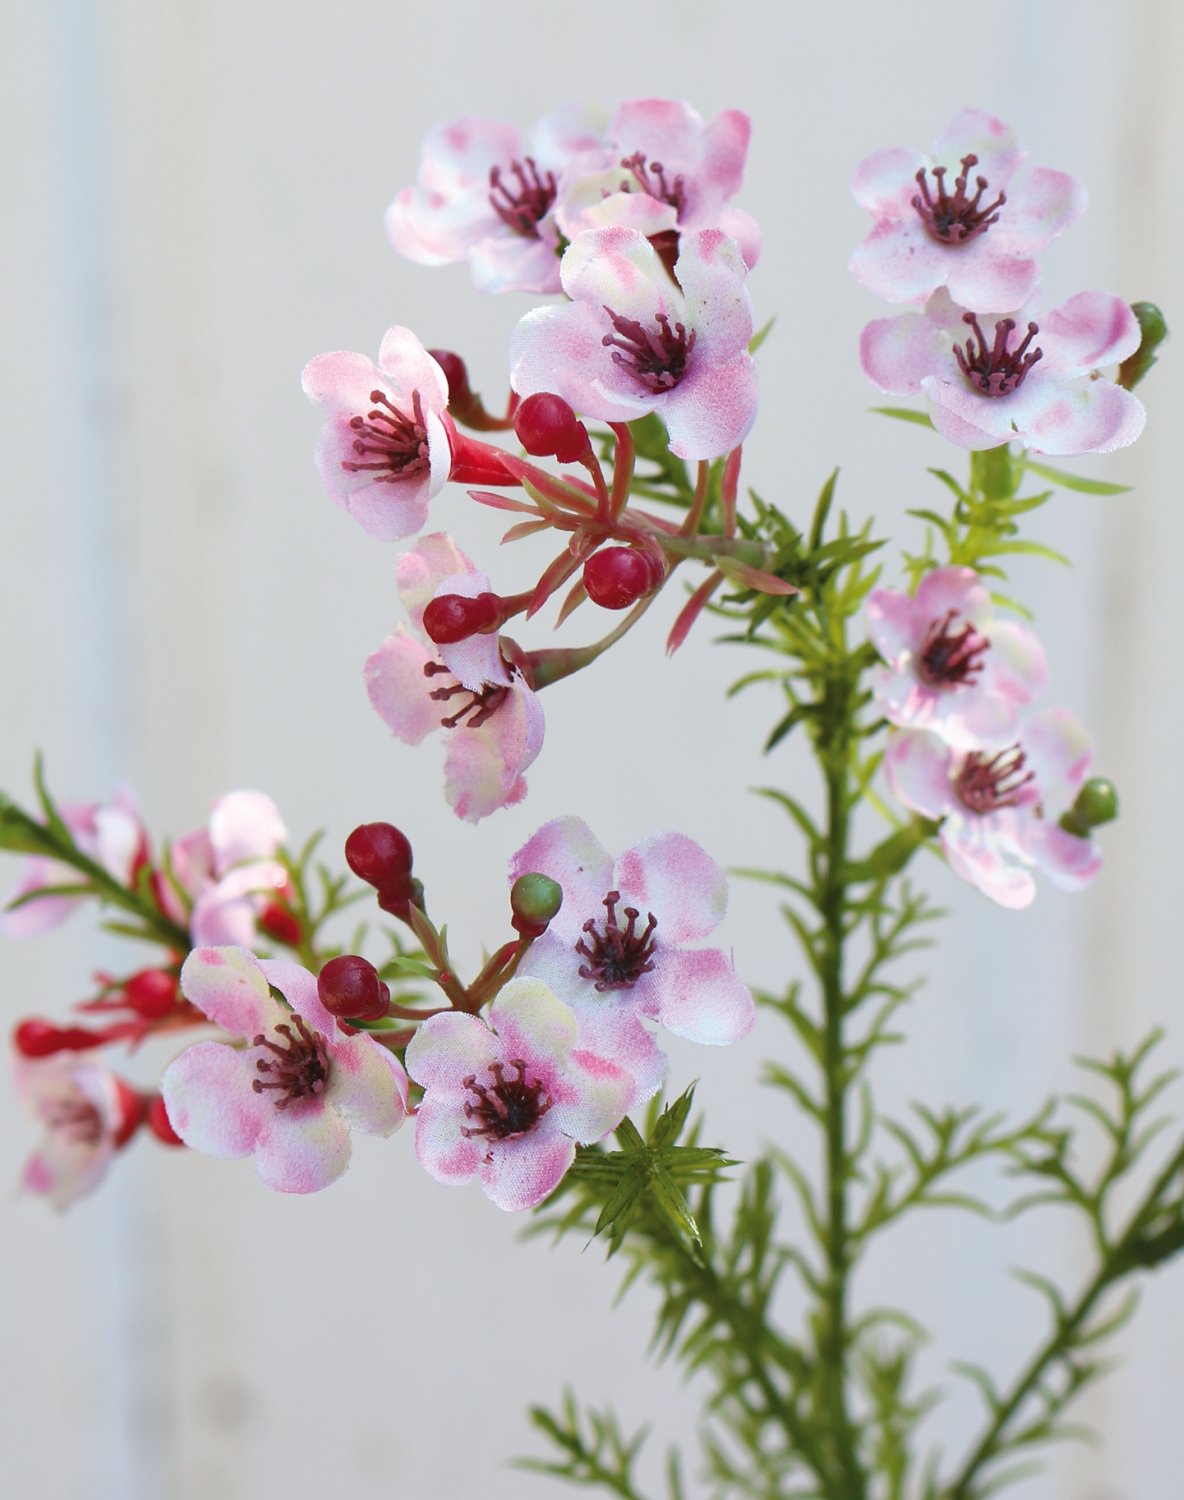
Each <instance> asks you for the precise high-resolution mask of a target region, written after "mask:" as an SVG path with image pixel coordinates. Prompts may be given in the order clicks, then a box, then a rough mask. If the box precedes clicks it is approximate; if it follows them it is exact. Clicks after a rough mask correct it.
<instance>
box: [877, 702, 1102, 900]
mask: <svg viewBox="0 0 1184 1500" xmlns="http://www.w3.org/2000/svg"><path fill="white" fill-rule="evenodd" d="M1090 759H1091V749H1090V741H1089V737H1088V735H1087V734H1086V732H1085V730H1084V728H1083V727H1082V725H1081V724H1080V722H1079V721H1078V720H1077V719H1076V718H1074V716H1073V715H1072V714H1071V713H1069V711H1068V710H1067V709H1063V708H1053V709H1043V710H1041V711H1039V712H1037V713H1033V714H1030V715H1028V717H1027V718H1025V719H1024V720H1023V721H1022V722H1021V724H1020V726H1019V734H1018V737H1017V739H1016V741H1015V742H1014V743H1013V744H1011V745H1010V746H1008V747H1007V748H1006V749H1003V750H997V749H993V748H992V749H985V750H956V749H954V748H953V747H952V746H950V745H946V744H943V742H942V741H941V740H939V739H938V738H937V737H936V735H932V734H926V733H923V732H921V731H915V730H903V731H900V732H899V733H896V734H894V735H893V736H892V739H891V742H890V744H889V747H888V751H887V754H886V755H885V757H884V769H885V772H886V774H887V778H888V784H889V786H890V787H891V789H892V792H893V794H894V795H895V796H896V797H897V798H898V799H899V800H900V801H901V802H903V803H904V805H905V806H906V807H909V808H911V809H912V810H913V811H914V812H916V813H920V814H921V816H922V817H925V818H933V819H940V820H941V831H940V834H939V837H940V840H941V846H942V849H943V850H944V852H945V856H946V859H947V861H948V862H949V865H950V868H951V869H952V870H953V871H954V873H955V874H956V875H959V876H961V878H962V879H963V880H967V881H969V882H970V883H971V885H975V886H977V887H978V889H979V890H980V891H982V892H983V894H984V895H986V896H989V897H990V898H991V900H992V901H996V902H998V904H999V905H1000V906H1006V907H1011V908H1019V907H1024V906H1028V905H1029V904H1030V903H1031V902H1032V900H1033V899H1034V897H1035V895H1036V882H1035V879H1034V878H1033V875H1032V870H1033V868H1035V869H1039V870H1041V871H1042V872H1043V873H1044V874H1045V875H1047V876H1048V878H1049V879H1050V880H1051V881H1053V883H1054V884H1055V885H1059V886H1061V887H1062V888H1063V889H1064V890H1080V889H1081V888H1082V887H1083V886H1085V885H1087V884H1088V883H1089V882H1090V881H1091V880H1092V879H1093V878H1094V876H1095V875H1096V874H1097V873H1098V871H1099V869H1100V868H1101V864H1102V855H1101V851H1100V849H1099V848H1098V845H1097V843H1096V842H1095V840H1093V839H1092V838H1078V837H1077V836H1076V835H1075V834H1071V833H1068V832H1066V830H1065V829H1064V828H1062V827H1061V826H1060V821H1059V820H1060V818H1061V817H1062V816H1063V815H1064V814H1065V813H1066V812H1068V811H1069V809H1070V808H1071V807H1072V806H1073V803H1074V801H1075V800H1076V798H1077V794H1078V792H1079V791H1080V790H1081V788H1082V786H1083V785H1084V784H1085V781H1086V778H1087V776H1088V774H1089V765H1090Z"/></svg>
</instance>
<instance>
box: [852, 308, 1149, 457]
mask: <svg viewBox="0 0 1184 1500" xmlns="http://www.w3.org/2000/svg"><path fill="white" fill-rule="evenodd" d="M1037 317H1038V318H1039V321H1037ZM1140 339H1141V334H1140V331H1139V323H1138V320H1137V318H1136V317H1135V315H1134V313H1133V312H1132V311H1131V309H1130V307H1129V306H1128V305H1127V304H1126V303H1125V302H1124V301H1123V300H1122V298H1121V297H1116V296H1114V295H1113V294H1112V293H1110V292H1078V293H1077V295H1076V296H1075V297H1070V298H1069V300H1068V301H1067V302H1063V303H1062V304H1061V305H1060V307H1054V308H1053V309H1052V311H1051V312H1047V313H1037V310H1036V309H1035V308H1034V307H1030V308H1026V309H1021V310H1020V311H1019V312H1017V313H1015V314H1014V315H1012V316H1009V317H1006V318H998V319H995V320H993V321H992V320H987V321H986V323H985V325H984V324H983V323H982V322H980V320H979V317H978V315H977V314H976V313H972V312H966V311H965V310H964V309H963V308H961V307H958V306H956V305H955V304H954V303H953V302H951V301H950V299H949V297H948V296H947V295H946V293H945V292H937V293H935V295H934V296H933V297H932V298H931V299H930V301H929V303H928V305H927V306H926V308H925V311H924V312H923V313H904V314H902V315H901V316H899V317H896V318H880V319H877V320H876V321H875V322H873V323H869V324H868V325H867V327H866V328H865V329H864V330H863V334H862V336H861V338H860V341H859V356H860V361H861V362H862V364H863V370H864V374H865V375H867V377H868V379H869V380H873V381H874V382H875V383H876V385H878V386H879V387H880V389H881V390H884V391H890V392H892V393H893V394H894V395H898V396H915V395H923V396H924V397H925V399H926V400H927V401H928V403H929V415H930V417H931V418H932V421H933V425H934V426H935V427H936V428H937V430H938V431H939V432H940V433H942V434H943V435H944V436H945V437H947V438H949V440H950V441H951V442H952V443H959V444H961V446H962V447H963V448H997V447H998V446H999V445H1000V444H1001V443H1006V442H1010V441H1012V440H1013V439H1014V440H1015V441H1017V442H1020V443H1022V444H1023V445H1024V447H1025V448H1031V449H1032V451H1033V452H1035V453H1051V454H1065V455H1067V454H1073V453H1110V452H1112V451H1113V450H1114V449H1115V448H1125V447H1127V446H1128V445H1129V444H1130V443H1133V442H1134V441H1135V439H1136V438H1137V437H1138V436H1139V434H1140V433H1141V432H1142V430H1143V423H1144V421H1145V420H1146V412H1145V411H1144V410H1143V405H1142V402H1140V401H1139V400H1137V398H1136V397H1134V396H1132V395H1131V393H1130V392H1129V391H1126V390H1123V389H1122V387H1121V386H1117V385H1115V384H1114V382H1113V381H1111V380H1106V379H1104V378H1103V377H1102V376H1101V374H1100V373H1099V371H1100V367H1101V366H1103V365H1116V364H1121V362H1122V361H1123V360H1124V359H1126V358H1127V356H1128V355H1130V354H1133V353H1134V351H1135V350H1136V349H1137V348H1138V347H1139V343H1140Z"/></svg>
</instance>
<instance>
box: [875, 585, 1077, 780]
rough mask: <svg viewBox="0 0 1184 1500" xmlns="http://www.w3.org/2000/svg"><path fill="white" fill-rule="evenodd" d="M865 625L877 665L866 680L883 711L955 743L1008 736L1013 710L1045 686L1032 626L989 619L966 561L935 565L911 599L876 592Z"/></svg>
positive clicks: (972, 745)
mask: <svg viewBox="0 0 1184 1500" xmlns="http://www.w3.org/2000/svg"><path fill="white" fill-rule="evenodd" d="M867 616H868V628H869V630H870V632H871V637H872V642H873V644H874V645H875V648H876V650H877V651H878V652H879V653H880V655H881V656H882V657H883V658H884V660H885V662H887V666H885V667H881V668H880V669H879V671H878V672H877V673H876V675H875V678H874V681H873V689H874V692H875V695H876V702H877V703H878V704H879V705H880V707H881V709H882V710H883V712H884V717H885V718H886V719H888V721H889V722H890V723H892V724H897V725H899V726H900V727H901V728H902V729H928V730H932V731H933V733H934V734H936V735H938V736H939V737H940V738H941V739H943V740H944V741H945V742H946V744H948V745H953V746H956V747H958V748H960V749H963V750H972V749H976V748H977V749H982V748H985V747H987V746H1000V747H1001V746H1003V745H1007V744H1010V743H1012V741H1014V739H1015V736H1016V725H1017V723H1018V720H1019V714H1020V710H1021V709H1023V708H1025V707H1027V705H1028V704H1029V703H1031V702H1032V701H1033V700H1034V699H1035V698H1038V697H1039V696H1040V694H1041V693H1042V692H1043V691H1044V689H1045V688H1046V687H1047V685H1048V666H1047V663H1046V661H1045V656H1044V648H1043V647H1042V646H1041V644H1040V642H1039V641H1038V640H1037V639H1036V636H1035V635H1034V634H1033V633H1032V631H1030V630H1028V629H1027V628H1026V627H1025V626H1023V625H1019V624H1016V623H1015V622H1014V621H1011V620H1001V619H998V618H997V617H996V616H995V613H994V608H993V606H992V604H991V596H990V594H989V593H988V592H987V590H986V589H985V588H984V587H983V585H982V583H981V581H980V580H979V576H978V574H977V573H976V572H975V571H974V569H973V568H935V569H934V570H933V571H932V572H930V573H926V574H925V576H924V578H922V580H921V582H920V584H919V585H918V587H917V592H916V594H915V595H914V596H910V595H908V594H904V593H898V592H897V591H895V590H894V589H876V590H875V591H874V592H873V593H872V594H871V595H870V596H869V597H868V601H867Z"/></svg>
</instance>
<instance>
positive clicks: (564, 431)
mask: <svg viewBox="0 0 1184 1500" xmlns="http://www.w3.org/2000/svg"><path fill="white" fill-rule="evenodd" d="M514 431H515V432H516V433H517V434H518V441H519V442H520V443H521V444H522V446H523V447H524V448H525V449H526V451H527V453H530V454H533V455H534V457H536V458H547V457H551V456H552V455H553V456H554V457H555V458H557V459H558V460H559V462H560V463H561V464H574V463H576V462H578V460H579V459H581V458H583V456H584V455H585V454H586V453H587V452H588V451H589V449H590V448H591V443H590V442H589V440H588V429H587V428H586V427H585V426H584V424H583V423H582V422H581V421H580V420H579V418H578V417H577V416H576V414H575V412H574V411H572V409H571V407H570V406H569V405H568V404H567V402H566V401H565V400H564V399H563V397H562V396H555V395H552V394H551V392H550V391H536V392H535V394H534V395H533V396H527V398H526V400H525V401H523V402H522V404H521V405H520V406H519V408H518V410H517V411H516V412H515V413H514Z"/></svg>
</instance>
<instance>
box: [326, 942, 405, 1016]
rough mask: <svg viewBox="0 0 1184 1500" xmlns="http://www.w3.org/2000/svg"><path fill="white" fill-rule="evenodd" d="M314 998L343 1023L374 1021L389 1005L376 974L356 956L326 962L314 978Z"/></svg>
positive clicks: (385, 1011) (383, 1013)
mask: <svg viewBox="0 0 1184 1500" xmlns="http://www.w3.org/2000/svg"><path fill="white" fill-rule="evenodd" d="M317 994H318V995H319V996H320V998H321V1004H322V1005H323V1006H324V1007H325V1009H326V1010H327V1011H329V1013H330V1014H331V1015H334V1016H339V1017H341V1018H342V1019H343V1020H347V1021H378V1020H380V1019H381V1018H382V1017H383V1016H385V1015H386V1013H387V1009H388V1007H389V1006H390V1003H391V992H390V990H389V989H388V988H387V987H386V985H385V984H383V982H382V980H381V979H379V977H378V970H377V969H376V968H375V967H374V965H373V964H372V963H369V962H368V961H367V960H366V959H364V958H361V957H359V956H358V954H356V953H343V954H342V955H341V957H340V958H331V959H330V960H329V962H328V963H327V964H326V965H325V967H324V968H323V969H322V970H321V972H320V975H319V976H318V978H317Z"/></svg>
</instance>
